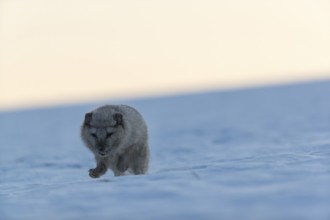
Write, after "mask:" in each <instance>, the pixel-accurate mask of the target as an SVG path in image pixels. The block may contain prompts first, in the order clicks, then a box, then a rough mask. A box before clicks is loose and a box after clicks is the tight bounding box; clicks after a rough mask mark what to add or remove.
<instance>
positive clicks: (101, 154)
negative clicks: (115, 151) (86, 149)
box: [97, 151, 108, 157]
mask: <svg viewBox="0 0 330 220" xmlns="http://www.w3.org/2000/svg"><path fill="white" fill-rule="evenodd" d="M97 153H98V154H99V155H100V156H101V157H105V156H107V155H108V152H106V151H98V152H97Z"/></svg>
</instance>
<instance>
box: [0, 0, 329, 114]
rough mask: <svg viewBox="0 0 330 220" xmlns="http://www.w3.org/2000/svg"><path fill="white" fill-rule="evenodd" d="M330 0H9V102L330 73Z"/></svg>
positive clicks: (4, 75)
mask: <svg viewBox="0 0 330 220" xmlns="http://www.w3.org/2000/svg"><path fill="white" fill-rule="evenodd" d="M329 39H330V2H329V1H327V0H278V1H267V0H266V1H265V0H251V1H245V0H235V1H233V0H168V1H150V0H141V1H139V0H138V1H137V0H124V1H87V0H58V1H45V0H29V1H21V0H2V1H0V109H5V108H13V107H24V106H39V105H48V104H56V103H57V104H59V103H65V102H66V103H68V102H78V101H89V100H93V99H97V98H113V97H129V96H144V95H148V96H150V95H157V94H166V93H177V92H186V91H200V90H208V89H225V88H232V87H241V86H250V85H260V84H272V83H281V82H288V81H301V80H309V79H322V78H330V40H329Z"/></svg>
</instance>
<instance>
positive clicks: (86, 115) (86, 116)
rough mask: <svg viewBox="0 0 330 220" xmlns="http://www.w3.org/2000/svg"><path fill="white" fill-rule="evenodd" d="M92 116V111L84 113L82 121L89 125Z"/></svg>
mask: <svg viewBox="0 0 330 220" xmlns="http://www.w3.org/2000/svg"><path fill="white" fill-rule="evenodd" d="M92 116H93V113H91V112H90V113H86V114H85V122H84V124H85V125H87V126H90V123H91V121H92Z"/></svg>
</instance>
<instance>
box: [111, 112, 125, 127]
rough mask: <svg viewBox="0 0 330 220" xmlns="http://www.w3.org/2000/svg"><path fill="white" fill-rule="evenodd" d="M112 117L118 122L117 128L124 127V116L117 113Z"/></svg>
mask: <svg viewBox="0 0 330 220" xmlns="http://www.w3.org/2000/svg"><path fill="white" fill-rule="evenodd" d="M112 117H113V119H114V120H115V121H116V125H115V126H119V125H123V115H122V114H120V113H115V114H114V115H113V116H112Z"/></svg>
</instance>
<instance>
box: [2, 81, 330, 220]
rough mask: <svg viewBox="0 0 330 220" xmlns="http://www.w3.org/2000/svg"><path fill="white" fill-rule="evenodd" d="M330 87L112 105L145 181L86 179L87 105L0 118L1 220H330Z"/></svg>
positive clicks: (306, 86)
mask: <svg viewBox="0 0 330 220" xmlns="http://www.w3.org/2000/svg"><path fill="white" fill-rule="evenodd" d="M329 94H330V81H323V82H311V83H305V84H296V85H285V86H273V87H263V88H253V89H242V90H236V91H234V90H233V91H222V92H221V91H220V92H209V93H200V94H190V95H180V96H179V95H178V96H172V97H159V98H149V99H141V100H121V101H118V100H117V101H116V102H118V103H119V102H120V103H122V104H129V105H132V106H134V107H136V108H137V109H138V110H139V111H140V112H141V113H142V114H143V115H144V117H145V119H146V121H147V123H148V125H149V136H150V146H151V163H150V170H149V173H148V174H147V175H139V176H134V175H127V176H122V177H114V176H113V174H112V173H111V172H108V173H107V174H106V175H105V176H103V177H102V178H100V179H91V178H90V177H89V176H88V169H90V168H93V167H94V166H95V163H94V159H93V156H92V154H91V153H90V152H89V151H88V150H87V148H85V147H84V146H83V143H82V141H81V140H80V136H79V129H80V124H81V122H82V119H83V116H84V113H85V112H87V111H89V110H91V109H93V108H95V107H96V106H98V105H101V104H105V103H111V104H116V103H114V101H113V100H112V101H111V100H108V101H105V102H103V103H90V104H85V105H79V106H78V105H76V106H62V107H56V108H48V109H46V108H45V109H34V110H24V111H12V112H1V113H0V151H1V154H0V172H1V177H0V219H1V220H6V219H28V220H29V219H31V220H32V219H33V220H36V219H47V220H52V219H99V220H101V219H166V220H167V219H192V220H194V219H251V220H252V219H253V220H258V219H260V220H261V219H274V220H275V219H281V220H283V219H290V220H292V219H299V220H304V219H313V220H315V219H316V220H318V219H320V220H321V219H324V220H326V219H330V209H329V207H330V184H329V183H330V102H329V99H328V95H329Z"/></svg>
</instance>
